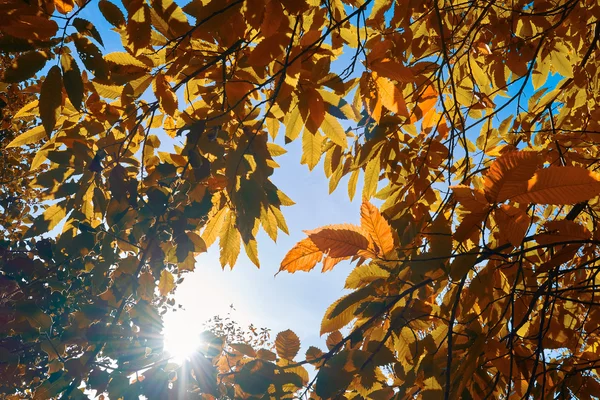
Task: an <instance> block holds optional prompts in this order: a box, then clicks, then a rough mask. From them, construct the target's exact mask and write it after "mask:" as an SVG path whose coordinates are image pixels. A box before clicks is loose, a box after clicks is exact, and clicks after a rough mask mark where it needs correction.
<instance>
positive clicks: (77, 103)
mask: <svg viewBox="0 0 600 400" xmlns="http://www.w3.org/2000/svg"><path fill="white" fill-rule="evenodd" d="M60 65H61V67H62V73H63V83H64V85H65V90H66V91H67V95H68V96H69V100H70V101H71V104H73V107H75V109H77V110H78V111H79V110H81V102H82V100H83V81H82V79H81V72H80V71H79V67H78V66H77V63H76V62H75V60H74V59H73V57H72V56H71V55H70V54H69V53H63V54H62V55H61V57H60Z"/></svg>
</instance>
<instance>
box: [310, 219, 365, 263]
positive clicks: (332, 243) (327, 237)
mask: <svg viewBox="0 0 600 400" xmlns="http://www.w3.org/2000/svg"><path fill="white" fill-rule="evenodd" d="M306 234H307V235H308V237H309V238H310V240H311V241H312V242H313V243H314V244H315V245H316V246H317V247H318V249H319V250H320V251H322V252H323V253H327V254H328V256H329V257H333V258H338V257H352V256H356V255H358V254H359V253H360V252H361V251H364V250H367V249H368V248H369V240H368V239H367V238H366V237H365V236H364V232H363V231H362V230H361V229H360V227H358V226H356V225H350V224H341V225H328V226H325V227H323V228H319V229H316V230H313V231H307V232H306Z"/></svg>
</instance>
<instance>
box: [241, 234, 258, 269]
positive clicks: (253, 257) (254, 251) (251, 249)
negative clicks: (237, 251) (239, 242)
mask: <svg viewBox="0 0 600 400" xmlns="http://www.w3.org/2000/svg"><path fill="white" fill-rule="evenodd" d="M244 249H245V250H246V255H247V256H248V258H249V259H250V261H252V263H253V264H254V265H256V266H257V267H258V268H260V261H258V244H257V243H256V240H255V239H250V240H249V241H248V243H246V242H244Z"/></svg>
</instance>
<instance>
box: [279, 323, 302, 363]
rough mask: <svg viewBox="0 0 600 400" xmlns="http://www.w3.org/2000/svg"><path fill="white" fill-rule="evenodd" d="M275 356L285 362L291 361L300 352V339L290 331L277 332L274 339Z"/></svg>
mask: <svg viewBox="0 0 600 400" xmlns="http://www.w3.org/2000/svg"><path fill="white" fill-rule="evenodd" d="M275 349H276V350H277V355H279V357H281V358H285V359H286V360H293V359H294V357H296V354H298V350H300V338H299V337H298V335H296V334H295V333H294V332H293V331H291V330H289V329H288V330H286V331H283V332H279V333H278V334H277V338H276V339H275Z"/></svg>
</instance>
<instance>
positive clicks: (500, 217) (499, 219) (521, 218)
mask: <svg viewBox="0 0 600 400" xmlns="http://www.w3.org/2000/svg"><path fill="white" fill-rule="evenodd" d="M494 217H495V219H496V223H497V224H498V229H499V230H500V232H499V233H500V237H501V239H503V241H508V242H509V243H510V244H512V245H513V246H515V247H516V246H520V245H521V242H522V241H523V238H524V237H525V234H526V233H527V229H528V228H529V222H530V220H531V219H530V218H529V215H527V213H526V212H525V211H523V210H522V209H520V208H517V207H513V206H510V205H507V204H503V205H502V206H501V207H500V208H499V209H497V210H496V211H495V212H494Z"/></svg>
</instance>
